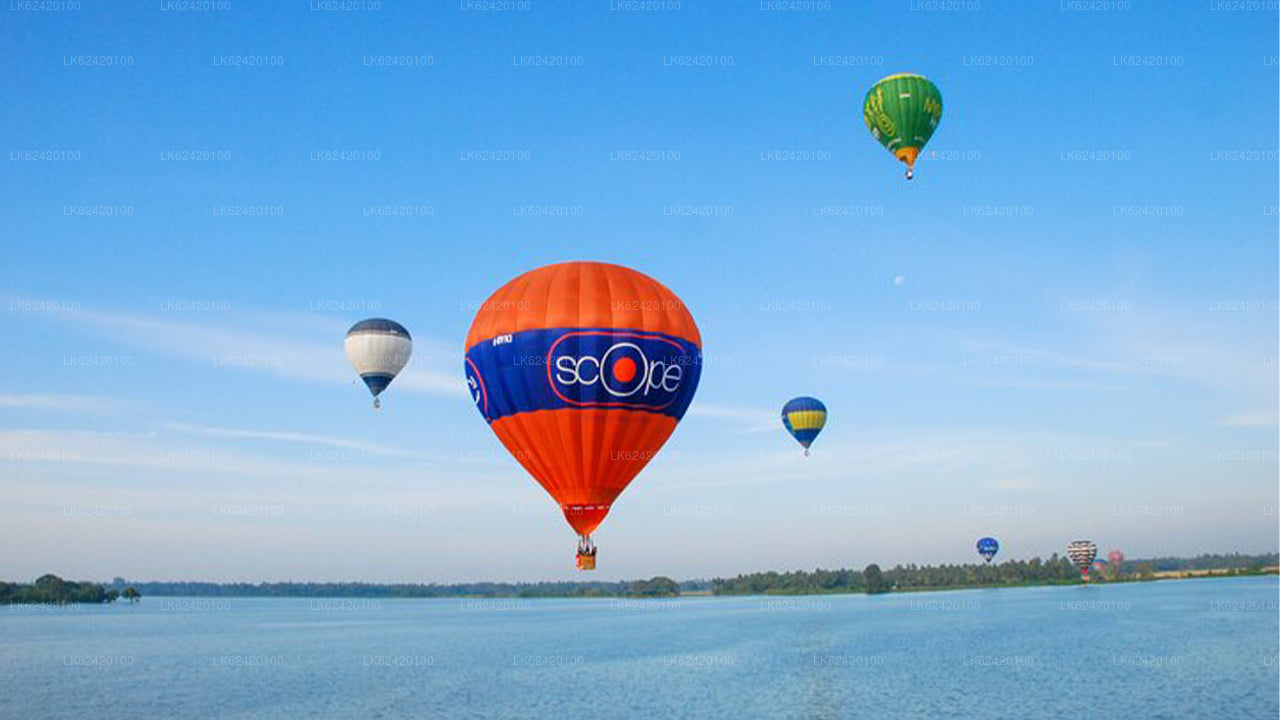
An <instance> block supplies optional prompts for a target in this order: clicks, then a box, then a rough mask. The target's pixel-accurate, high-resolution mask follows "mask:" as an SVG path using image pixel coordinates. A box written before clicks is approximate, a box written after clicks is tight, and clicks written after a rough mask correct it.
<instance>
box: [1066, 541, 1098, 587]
mask: <svg viewBox="0 0 1280 720" xmlns="http://www.w3.org/2000/svg"><path fill="white" fill-rule="evenodd" d="M1097 556H1098V546H1097V545H1094V544H1093V541H1092V540H1076V541H1075V542H1073V543H1071V544H1070V545H1068V546H1067V557H1068V558H1069V559H1070V560H1071V562H1072V564H1074V565H1075V566H1076V567H1078V568H1080V577H1082V578H1084V579H1085V580H1088V579H1089V566H1090V565H1092V564H1093V559H1094V558H1095V557H1097Z"/></svg>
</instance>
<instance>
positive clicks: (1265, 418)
mask: <svg viewBox="0 0 1280 720" xmlns="http://www.w3.org/2000/svg"><path fill="white" fill-rule="evenodd" d="M1217 424H1218V425H1221V426H1223V427H1272V426H1275V425H1278V424H1280V414H1277V412H1276V411H1275V410H1274V409H1271V410H1254V411H1252V412H1244V413H1239V414H1237V415H1230V416H1228V417H1224V418H1222V419H1221V420H1219V421H1218V422H1217Z"/></svg>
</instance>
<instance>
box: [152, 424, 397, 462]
mask: <svg viewBox="0 0 1280 720" xmlns="http://www.w3.org/2000/svg"><path fill="white" fill-rule="evenodd" d="M165 427H167V428H169V429H171V430H177V431H178V432H182V433H186V434H189V435H200V436H203V437H212V438H226V439H229V440H262V441H267V442H284V443H298V444H303V445H319V446H322V447H333V448H341V449H344V450H359V451H361V452H366V453H374V454H378V455H391V456H395V457H420V456H417V455H414V454H413V453H407V452H403V451H400V450H396V449H394V448H390V447H386V446H383V445H375V444H372V443H365V442H359V441H355V440H345V439H343V438H335V437H329V436H326V435H313V434H310V433H301V432H291V431H287V430H244V429H237V428H224V427H208V426H203V425H187V424H184V423H169V424H168V425H166V426H165Z"/></svg>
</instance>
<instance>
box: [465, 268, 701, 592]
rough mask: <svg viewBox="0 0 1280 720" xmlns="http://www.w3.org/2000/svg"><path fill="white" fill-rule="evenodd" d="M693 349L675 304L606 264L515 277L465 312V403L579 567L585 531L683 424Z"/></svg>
mask: <svg viewBox="0 0 1280 720" xmlns="http://www.w3.org/2000/svg"><path fill="white" fill-rule="evenodd" d="M701 348H702V336H701V335H700V334H699V332H698V326H697V325H696V324H694V322H693V316H692V315H691V314H690V313H689V310H688V309H687V308H686V307H685V305H684V303H683V302H681V300H680V298H678V297H676V295H675V293H673V292H671V291H670V290H668V289H667V288H666V287H664V286H663V285H662V284H661V283H659V282H658V281H657V280H654V279H653V278H651V277H649V276H647V275H643V274H641V273H638V272H636V271H635V270H631V269H629V268H625V267H621V266H618V265H607V264H605V263H596V262H570V263H562V264H559V265H549V266H547V267H543V268H539V269H537V270H533V271H530V272H527V273H525V274H523V275H521V276H520V277H517V278H516V279H514V280H512V281H511V282H508V283H507V284H506V285H503V286H502V287H501V288H499V289H498V291H497V292H495V293H494V294H493V295H492V296H491V297H490V298H489V299H488V301H486V302H485V303H484V305H483V306H481V309H480V311H479V312H478V313H476V317H475V320H474V321H473V322H472V324H471V331H470V332H469V333H468V334H467V340H466V363H465V372H466V376H467V384H468V385H469V386H470V388H471V396H472V399H473V400H474V401H475V404H476V408H477V409H478V410H479V411H480V414H481V415H482V416H483V417H484V419H485V422H487V423H489V428H490V429H492V430H493V432H494V434H495V435H497V436H498V439H499V440H500V441H502V444H503V445H505V446H506V448H507V450H509V451H510V452H511V454H512V455H514V456H515V458H516V460H518V461H519V462H520V464H521V465H523V466H524V469H525V470H527V471H528V472H529V474H530V475H532V476H533V477H534V479H536V480H537V481H538V483H539V484H541V485H542V487H543V488H544V489H546V491H547V492H548V493H550V494H551V497H553V498H555V500H556V502H558V503H559V504H560V509H561V511H562V512H564V516H565V519H566V520H568V522H569V525H571V526H572V527H573V529H574V530H576V531H577V533H578V557H577V563H578V568H579V569H582V570H591V569H593V568H594V567H595V562H596V547H595V544H594V543H593V542H592V540H591V533H592V532H594V531H595V529H596V527H597V526H599V525H600V523H601V522H602V521H603V520H604V518H605V515H607V514H608V513H609V509H610V508H611V507H612V506H613V503H614V501H615V500H616V499H617V498H618V496H619V495H620V494H621V493H622V491H623V489H624V488H626V487H627V485H628V484H629V483H630V482H631V480H632V479H633V478H635V476H636V475H637V474H638V473H639V472H640V471H641V470H642V469H644V466H645V465H647V464H648V463H649V461H650V460H652V459H653V457H654V456H655V455H656V454H657V452H658V450H659V449H660V448H661V447H662V446H663V444H664V443H666V441H667V438H669V437H670V436H671V433H672V431H674V430H675V429H676V424H677V423H678V422H680V418H682V417H684V413H685V410H687V409H688V407H689V403H690V402H692V400H693V393H694V391H695V390H696V389H697V387H698V378H699V376H700V374H701V372H702V349H701Z"/></svg>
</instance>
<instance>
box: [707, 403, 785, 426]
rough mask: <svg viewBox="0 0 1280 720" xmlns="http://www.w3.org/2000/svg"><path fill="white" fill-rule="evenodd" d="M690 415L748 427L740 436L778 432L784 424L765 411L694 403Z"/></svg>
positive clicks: (775, 416)
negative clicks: (727, 421) (771, 431)
mask: <svg viewBox="0 0 1280 720" xmlns="http://www.w3.org/2000/svg"><path fill="white" fill-rule="evenodd" d="M688 415H690V416H692V417H699V418H710V419H714V420H730V421H733V422H737V423H742V424H744V425H746V427H744V428H740V429H739V430H738V433H739V434H742V433H757V432H766V431H769V430H776V429H778V428H779V427H780V426H781V422H782V421H781V420H779V419H778V416H777V415H775V414H774V413H771V412H767V411H765V410H758V409H755V408H741V407H729V406H725V405H706V404H702V403H698V402H694V404H693V405H690V406H689V412H688Z"/></svg>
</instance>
